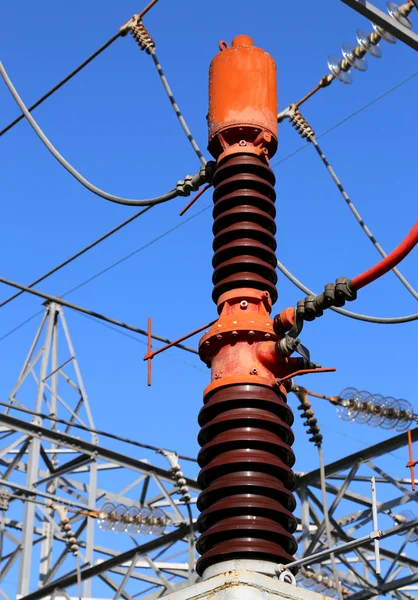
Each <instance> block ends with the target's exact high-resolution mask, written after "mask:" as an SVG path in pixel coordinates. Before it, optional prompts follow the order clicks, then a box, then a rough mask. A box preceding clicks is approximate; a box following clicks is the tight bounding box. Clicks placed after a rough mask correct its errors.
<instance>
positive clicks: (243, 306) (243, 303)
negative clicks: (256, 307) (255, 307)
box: [239, 300, 248, 310]
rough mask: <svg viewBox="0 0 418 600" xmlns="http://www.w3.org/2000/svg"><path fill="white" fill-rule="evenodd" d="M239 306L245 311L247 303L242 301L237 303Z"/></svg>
mask: <svg viewBox="0 0 418 600" xmlns="http://www.w3.org/2000/svg"><path fill="white" fill-rule="evenodd" d="M239 305H240V308H241V310H245V309H246V308H247V306H248V302H247V301H246V300H242V301H241V302H240V303H239Z"/></svg>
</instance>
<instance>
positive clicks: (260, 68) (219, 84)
mask: <svg viewBox="0 0 418 600" xmlns="http://www.w3.org/2000/svg"><path fill="white" fill-rule="evenodd" d="M219 48H220V52H219V53H218V54H217V55H216V56H215V58H214V59H213V60H212V62H211V65H210V70H209V117H208V119H209V122H208V125H209V146H208V147H209V151H210V152H211V153H212V155H213V156H214V157H215V158H218V156H219V154H220V153H221V152H223V151H224V150H225V148H226V147H229V146H231V145H234V144H239V142H240V141H242V140H245V141H246V142H248V143H252V142H254V140H255V139H257V138H259V137H260V134H266V135H265V136H264V138H263V139H264V140H265V141H264V142H263V144H264V146H265V147H266V148H267V151H266V153H267V154H268V156H269V157H271V156H273V154H274V153H275V152H276V149H277V83H276V65H275V62H274V60H273V58H272V57H271V56H270V54H268V53H267V52H265V51H264V50H261V49H260V48H257V47H255V46H254V44H253V41H252V39H251V38H250V37H249V36H248V35H238V36H237V37H235V38H234V39H233V41H232V46H228V44H227V43H226V42H220V44H219Z"/></svg>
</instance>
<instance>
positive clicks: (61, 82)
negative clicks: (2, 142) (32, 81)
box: [0, 31, 122, 137]
mask: <svg viewBox="0 0 418 600" xmlns="http://www.w3.org/2000/svg"><path fill="white" fill-rule="evenodd" d="M121 35H122V32H121V31H118V32H117V33H115V35H114V36H112V37H111V38H110V40H108V41H107V42H106V43H105V44H103V46H100V48H99V49H98V50H96V52H93V54H91V55H90V56H89V57H88V58H86V60H85V61H83V62H82V63H81V65H79V66H78V67H77V68H76V69H74V71H71V73H69V74H68V75H67V76H66V77H64V79H61V81H60V82H59V83H57V84H56V85H54V87H52V88H51V89H50V90H49V91H48V92H46V94H44V95H43V96H42V97H41V98H39V100H37V101H36V102H35V103H34V104H32V105H31V106H29V108H28V111H29V112H32V111H33V110H34V109H35V108H37V107H38V106H40V105H41V104H42V102H44V101H45V100H46V99H47V98H49V97H50V96H52V94H53V93H54V92H56V91H58V90H59V89H60V88H61V87H62V86H63V85H64V84H65V83H67V81H70V79H72V78H73V77H74V75H77V73H79V72H80V71H81V70H82V69H84V67H86V66H87V65H88V64H89V63H91V61H92V60H93V59H94V58H96V57H97V56H99V54H101V53H102V52H103V50H106V48H109V46H110V45H111V44H113V42H114V41H116V40H117V39H118V38H119V37H120V36H121ZM24 118H25V115H24V114H23V113H22V114H21V115H19V116H18V117H16V119H15V120H14V121H12V122H11V123H9V124H8V125H6V127H3V129H2V130H1V131H0V137H1V136H2V135H4V134H5V133H6V132H7V131H9V130H10V129H11V128H12V127H14V126H15V125H17V123H19V121H21V120H22V119H24Z"/></svg>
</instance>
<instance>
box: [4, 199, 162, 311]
mask: <svg viewBox="0 0 418 600" xmlns="http://www.w3.org/2000/svg"><path fill="white" fill-rule="evenodd" d="M151 208H152V206H147V207H146V208H143V209H142V210H140V211H139V212H137V213H135V214H134V215H132V216H131V217H129V219H126V221H123V222H122V223H120V224H119V225H117V226H116V227H114V228H113V229H111V230H110V231H108V232H107V233H105V234H104V235H102V236H100V237H99V238H97V240H94V242H92V243H91V244H88V245H87V246H85V247H84V248H82V249H81V250H79V251H78V252H76V253H75V254H73V255H72V256H70V258H67V259H66V260H64V261H63V262H62V263H60V264H59V265H57V266H56V267H54V268H53V269H51V270H50V271H48V272H47V273H45V274H44V275H42V276H41V277H38V279H35V281H33V282H32V283H30V284H29V285H28V287H29V288H31V287H33V286H34V285H36V284H38V283H41V281H44V280H45V279H47V278H48V277H50V276H51V275H53V274H54V273H57V272H58V271H59V270H60V269H62V268H63V267H66V266H67V265H69V264H70V263H72V262H73V261H74V260H76V258H79V257H80V256H82V255H83V254H85V253H86V252H87V251H88V250H91V249H92V248H94V247H95V246H97V245H98V244H100V243H101V242H103V241H104V240H106V239H107V238H108V237H110V236H111V235H113V234H114V233H116V232H117V231H119V230H120V229H122V228H123V227H125V226H126V225H129V223H132V222H133V221H135V219H137V218H138V217H140V216H141V215H143V214H144V213H146V212H147V211H148V210H150V209H151ZM24 293H25V292H24V291H22V290H20V291H19V292H16V294H13V295H12V296H9V298H6V300H3V301H2V302H0V308H2V307H3V306H6V304H9V302H11V301H12V300H14V299H15V298H18V297H19V296H21V295H22V294H24ZM67 293H69V292H67Z"/></svg>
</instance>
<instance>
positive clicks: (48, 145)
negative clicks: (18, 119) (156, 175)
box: [0, 61, 180, 206]
mask: <svg viewBox="0 0 418 600" xmlns="http://www.w3.org/2000/svg"><path fill="white" fill-rule="evenodd" d="M0 75H1V76H2V78H3V80H4V82H5V84H6V86H7V87H8V89H9V91H10V93H11V94H12V96H13V98H14V99H15V101H16V103H17V105H18V106H19V108H20V110H21V111H22V112H23V114H24V115H25V117H26V119H27V120H28V122H29V124H30V125H31V127H32V129H33V130H34V131H35V133H36V134H37V136H38V137H39V139H40V140H41V141H42V143H43V144H44V145H45V146H46V148H47V149H48V150H49V151H50V153H51V154H52V156H53V157H54V158H55V159H56V160H57V161H58V162H59V163H60V164H61V166H63V167H64V169H66V170H67V171H68V172H69V173H70V174H71V175H72V176H73V177H75V179H77V181H78V182H79V183H81V184H82V185H83V186H84V187H85V188H87V189H88V190H89V191H90V192H93V194H96V195H97V196H100V197H101V198H104V199H105V200H108V201H109V202H114V203H116V204H123V205H125V206H154V205H155V204H161V203H162V202H167V201H168V200H172V199H173V198H176V197H177V196H179V195H180V192H179V191H178V190H177V188H173V189H172V190H170V191H169V192H167V193H166V194H162V195H161V196H156V197H155V198H148V199H147V200H134V199H129V198H124V197H122V196H115V195H113V194H109V193H107V192H105V191H104V190H101V189H100V188H98V187H96V186H95V185H93V184H92V183H90V181H88V180H87V179H86V178H85V177H83V175H81V173H79V172H78V171H77V170H76V169H75V168H74V167H73V166H72V165H71V164H70V163H69V162H68V161H67V160H66V159H65V158H64V157H63V156H62V155H61V154H60V153H59V152H58V150H57V149H56V148H55V146H54V145H53V144H52V142H51V141H50V140H49V139H48V138H47V136H46V135H45V134H44V132H43V131H42V129H41V128H40V127H39V125H38V124H37V122H36V121H35V119H34V118H33V117H32V115H31V114H30V112H29V111H28V109H27V107H26V105H25V104H24V102H23V100H22V98H21V97H20V96H19V94H18V92H17V90H16V88H15V87H14V85H13V83H12V82H11V80H10V78H9V76H8V74H7V71H6V69H5V68H4V66H3V63H2V62H1V61H0Z"/></svg>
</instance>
